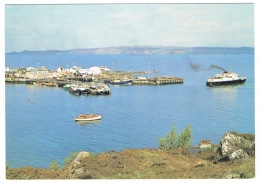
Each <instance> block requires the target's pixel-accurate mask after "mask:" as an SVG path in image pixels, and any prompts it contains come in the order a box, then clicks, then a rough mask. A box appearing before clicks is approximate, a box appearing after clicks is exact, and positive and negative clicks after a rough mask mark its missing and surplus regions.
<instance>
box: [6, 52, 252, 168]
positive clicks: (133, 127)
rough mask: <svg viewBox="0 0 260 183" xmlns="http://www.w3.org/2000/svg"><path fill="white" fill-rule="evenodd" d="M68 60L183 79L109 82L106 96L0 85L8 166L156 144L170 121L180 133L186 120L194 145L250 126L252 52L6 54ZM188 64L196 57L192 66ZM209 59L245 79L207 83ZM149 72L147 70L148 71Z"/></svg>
mask: <svg viewBox="0 0 260 183" xmlns="http://www.w3.org/2000/svg"><path fill="white" fill-rule="evenodd" d="M73 62H74V65H77V66H81V67H83V68H88V67H91V66H108V67H109V68H114V69H115V70H138V71H142V70H147V69H148V63H150V65H149V68H150V70H152V69H155V70H159V71H160V73H158V74H157V75H174V76H179V77H182V78H184V84H177V85H165V86H111V90H112V95H110V96H80V97H78V96H73V95H70V94H69V93H68V92H66V91H65V90H63V89H62V88H48V87H40V86H33V85H22V84H20V85H18V84H16V85H11V84H6V85H5V87H6V88H5V91H6V159H7V161H8V162H9V164H10V166H11V167H21V166H25V165H30V166H35V167H48V166H49V163H50V161H52V160H56V161H59V162H60V163H63V159H64V158H65V157H67V156H69V154H70V153H71V152H74V151H79V150H85V151H90V152H95V153H99V152H101V151H106V150H115V151H119V150H122V149H125V148H157V147H158V137H163V136H165V135H166V134H167V133H168V132H169V130H170V129H171V127H172V125H173V124H174V127H175V129H176V130H177V131H178V132H180V131H182V130H183V129H184V128H185V127H186V126H187V124H190V125H191V128H192V132H193V139H192V144H193V145H198V144H199V141H200V140H202V139H209V140H211V141H212V142H213V143H217V144H218V143H219V141H220V138H221V137H222V136H223V134H224V133H225V132H227V131H233V130H234V131H237V132H240V133H255V128H254V116H255V115H254V55H150V56H146V55H13V56H11V55H7V56H6V66H9V67H11V68H17V67H29V66H33V67H37V63H39V66H41V65H45V66H47V67H48V68H49V69H57V68H58V67H59V66H64V67H65V68H66V67H67V65H68V67H69V68H70V67H71V66H72V64H73ZM190 63H193V64H197V66H199V70H197V71H195V70H193V69H192V68H191V67H190ZM211 64H216V65H218V66H221V67H224V68H225V69H227V70H229V69H230V67H232V70H233V71H235V72H237V73H238V74H239V75H241V76H246V77H247V81H246V83H245V84H243V85H239V86H228V87H219V88H214V87H213V88H210V87H206V86H205V84H206V83H205V81H206V79H207V78H208V77H209V76H212V75H215V74H216V73H218V72H221V71H218V70H209V69H208V68H209V66H210V65H211ZM150 76H151V77H154V75H153V74H150ZM95 109H96V112H97V113H102V115H103V119H102V121H101V122H98V123H94V124H89V125H87V124H85V125H80V124H77V123H75V122H74V117H75V115H76V114H78V113H92V112H94V110H95Z"/></svg>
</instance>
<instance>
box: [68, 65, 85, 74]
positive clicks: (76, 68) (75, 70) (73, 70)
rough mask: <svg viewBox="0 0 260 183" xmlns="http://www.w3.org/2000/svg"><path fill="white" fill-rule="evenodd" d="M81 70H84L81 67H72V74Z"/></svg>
mask: <svg viewBox="0 0 260 183" xmlns="http://www.w3.org/2000/svg"><path fill="white" fill-rule="evenodd" d="M81 69H82V68H81V67H76V66H73V67H71V69H70V72H71V73H75V72H77V71H78V72H79V71H80V70H81Z"/></svg>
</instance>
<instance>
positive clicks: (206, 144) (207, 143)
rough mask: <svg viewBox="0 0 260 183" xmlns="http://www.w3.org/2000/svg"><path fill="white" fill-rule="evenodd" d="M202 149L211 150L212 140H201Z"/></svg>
mask: <svg viewBox="0 0 260 183" xmlns="http://www.w3.org/2000/svg"><path fill="white" fill-rule="evenodd" d="M200 148H201V149H204V148H211V143H210V140H201V141H200Z"/></svg>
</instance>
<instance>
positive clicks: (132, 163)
mask: <svg viewBox="0 0 260 183" xmlns="http://www.w3.org/2000/svg"><path fill="white" fill-rule="evenodd" d="M254 177H255V137H254V135H245V134H237V133H235V132H229V133H226V134H225V135H224V136H223V137H222V139H221V141H220V145H219V146H218V147H215V148H211V149H207V150H202V151H200V152H199V153H197V154H191V153H188V152H187V150H186V149H179V148H178V149H171V150H169V151H164V150H160V149H127V150H123V151H120V152H114V151H111V152H103V153H100V154H97V155H95V154H91V153H88V152H80V153H79V154H78V156H77V157H76V158H75V159H74V160H73V161H72V162H71V163H70V164H69V165H67V166H66V167H65V168H63V169H59V170H51V169H42V168H33V167H23V168H11V169H10V168H8V169H7V170H6V178H7V179H184V178H185V179H187V178H188V179H215V178H225V179H226V178H254Z"/></svg>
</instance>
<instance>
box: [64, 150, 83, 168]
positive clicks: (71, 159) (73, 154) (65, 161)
mask: <svg viewBox="0 0 260 183" xmlns="http://www.w3.org/2000/svg"><path fill="white" fill-rule="evenodd" d="M78 154H79V151H76V152H72V153H70V157H66V158H65V159H64V160H63V163H64V164H65V166H66V165H68V164H70V163H71V162H72V161H73V160H74V159H75V158H76V157H77V155H78Z"/></svg>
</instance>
